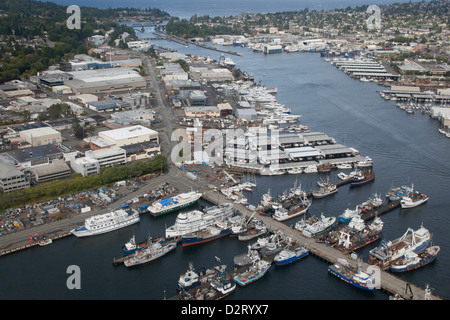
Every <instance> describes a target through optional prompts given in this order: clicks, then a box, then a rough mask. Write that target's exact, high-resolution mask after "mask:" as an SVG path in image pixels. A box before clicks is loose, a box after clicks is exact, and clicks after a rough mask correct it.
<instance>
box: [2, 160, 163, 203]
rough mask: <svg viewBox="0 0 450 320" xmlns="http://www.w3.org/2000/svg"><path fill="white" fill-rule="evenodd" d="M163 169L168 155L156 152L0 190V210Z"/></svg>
mask: <svg viewBox="0 0 450 320" xmlns="http://www.w3.org/2000/svg"><path fill="white" fill-rule="evenodd" d="M166 169H167V158H166V157H164V156H163V155H157V156H155V157H154V158H152V159H148V160H144V161H136V162H133V163H130V164H128V165H124V166H114V167H107V168H104V169H102V171H101V173H100V174H98V175H89V176H87V177H83V176H81V175H80V174H76V175H75V176H74V177H73V178H72V179H65V180H54V181H52V182H47V183H44V184H41V185H38V186H36V187H31V188H27V189H22V190H16V191H13V192H9V193H0V211H4V210H6V209H8V208H11V207H18V206H23V205H25V204H30V203H36V202H40V201H44V200H48V199H55V198H58V197H60V196H64V195H68V194H73V193H77V192H82V191H87V190H89V189H93V188H98V187H100V186H103V185H108V184H111V183H114V182H116V181H122V180H130V179H133V178H137V177H141V176H143V175H146V174H150V173H159V172H161V171H165V170H166Z"/></svg>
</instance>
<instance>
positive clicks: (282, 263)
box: [274, 250, 309, 266]
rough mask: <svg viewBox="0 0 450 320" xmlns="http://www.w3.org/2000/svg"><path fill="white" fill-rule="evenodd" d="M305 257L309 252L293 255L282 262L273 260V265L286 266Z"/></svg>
mask: <svg viewBox="0 0 450 320" xmlns="http://www.w3.org/2000/svg"><path fill="white" fill-rule="evenodd" d="M307 255H309V250H307V251H305V252H302V253H301V254H298V255H294V256H292V257H290V258H288V259H284V260H274V263H275V265H276V266H286V265H288V264H291V263H293V262H296V261H298V260H300V259H302V258H304V257H306V256H307Z"/></svg>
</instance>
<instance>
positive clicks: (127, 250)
mask: <svg viewBox="0 0 450 320" xmlns="http://www.w3.org/2000/svg"><path fill="white" fill-rule="evenodd" d="M155 241H156V242H164V241H165V239H164V238H157V239H152V238H150V237H147V238H146V239H145V240H144V241H142V242H139V243H136V237H135V236H134V235H133V236H131V238H130V240H128V242H126V243H125V244H124V245H123V246H122V249H121V250H122V253H123V254H125V255H130V254H133V253H135V252H136V251H140V250H143V249H145V248H147V247H148V245H149V244H150V243H152V242H155Z"/></svg>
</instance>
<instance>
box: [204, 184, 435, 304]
mask: <svg viewBox="0 0 450 320" xmlns="http://www.w3.org/2000/svg"><path fill="white" fill-rule="evenodd" d="M203 198H204V199H205V200H207V201H209V202H211V203H213V204H217V203H224V202H227V200H226V198H225V197H224V196H223V195H221V194H219V193H217V192H213V191H206V192H205V193H204V195H203ZM398 205H399V204H398V203H396V202H394V203H393V204H390V205H388V206H386V207H385V208H384V209H379V211H381V210H384V211H383V212H387V211H390V210H392V209H394V208H395V207H398ZM235 208H236V209H237V210H239V211H240V212H241V213H242V214H244V215H246V216H251V215H252V214H253V212H251V211H250V210H248V209H247V208H246V207H245V206H244V205H242V204H235ZM380 213H381V212H380ZM369 214H370V213H369ZM364 218H365V219H369V218H370V216H365V217H364ZM260 219H261V220H263V221H264V223H265V224H266V225H267V226H268V227H269V228H271V229H272V230H273V231H278V230H281V231H282V232H284V234H286V235H287V236H290V237H292V239H293V240H294V241H297V242H298V243H299V244H300V245H303V246H304V247H306V248H308V249H309V250H310V252H311V254H312V255H314V256H316V257H318V258H320V259H322V260H325V261H327V262H329V263H330V264H332V263H335V262H336V261H337V260H338V259H346V260H347V261H349V263H350V264H352V265H354V266H356V265H357V261H355V260H352V259H349V256H348V255H347V254H344V253H342V252H341V251H339V250H337V249H335V248H333V247H330V246H327V245H326V244H324V243H319V242H316V240H315V239H314V238H306V237H304V236H303V235H302V234H301V233H300V232H299V231H298V230H296V229H294V228H292V227H290V226H288V225H286V224H284V223H282V222H278V221H276V220H274V219H272V218H270V217H268V216H260ZM361 266H362V268H363V270H366V269H367V268H368V267H369V266H370V265H369V264H368V263H366V262H363V261H361ZM380 276H381V283H380V287H381V288H380V289H381V290H383V291H386V292H388V293H389V294H391V295H397V296H400V297H402V298H404V299H411V296H410V295H409V294H406V288H408V287H409V288H410V289H411V292H412V299H413V300H422V299H424V297H425V290H424V289H423V288H420V287H418V286H416V285H414V284H411V283H409V282H407V281H405V280H403V279H401V278H399V277H396V276H395V275H393V274H391V273H389V272H386V271H382V270H380ZM430 298H431V299H433V300H441V298H440V297H439V296H436V295H431V296H430Z"/></svg>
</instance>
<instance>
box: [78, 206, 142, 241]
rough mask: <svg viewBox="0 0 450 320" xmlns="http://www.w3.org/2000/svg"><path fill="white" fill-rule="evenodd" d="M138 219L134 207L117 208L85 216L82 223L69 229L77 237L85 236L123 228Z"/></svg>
mask: <svg viewBox="0 0 450 320" xmlns="http://www.w3.org/2000/svg"><path fill="white" fill-rule="evenodd" d="M139 221H140V217H139V213H138V212H137V211H136V210H134V209H127V210H123V209H119V210H116V211H111V212H108V213H104V214H100V215H96V216H92V217H90V218H87V219H86V220H85V222H84V225H83V226H81V227H78V228H75V229H73V230H71V231H70V232H71V233H72V234H74V235H75V236H77V237H87V236H93V235H98V234H103V233H107V232H110V231H114V230H117V229H120V228H124V227H127V226H130V225H132V224H135V223H137V222H139Z"/></svg>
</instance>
